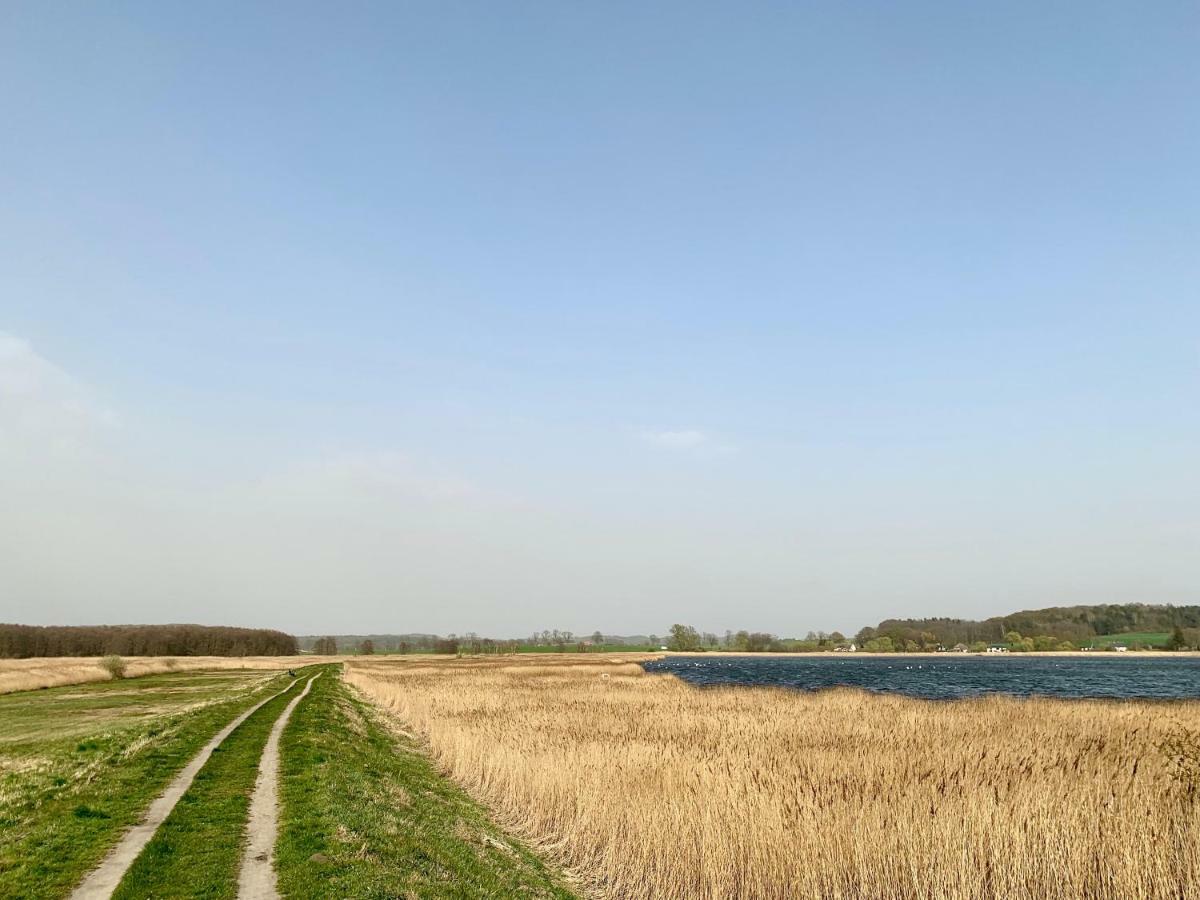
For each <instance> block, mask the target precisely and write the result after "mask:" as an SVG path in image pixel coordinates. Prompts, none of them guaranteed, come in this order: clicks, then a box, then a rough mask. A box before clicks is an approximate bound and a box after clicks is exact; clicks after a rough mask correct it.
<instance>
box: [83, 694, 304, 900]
mask: <svg viewBox="0 0 1200 900" xmlns="http://www.w3.org/2000/svg"><path fill="white" fill-rule="evenodd" d="M295 683H296V682H294V681H293V682H292V683H291V684H289V685H288V686H287V687H285V688H284V689H283V690H282V691H279V693H276V694H272V695H271V696H270V697H267V698H266V699H265V700H262V701H260V702H259V703H256V704H255V705H254V706H252V707H250V708H249V709H248V710H246V711H245V712H244V713H242V714H241V715H240V716H238V717H237V718H236V719H234V720H233V721H232V722H230V723H229V724H228V725H226V726H225V727H224V728H222V729H221V730H220V731H218V732H217V734H216V736H215V737H214V738H213V739H212V740H211V741H209V742H208V743H207V744H205V745H204V747H203V748H201V750H200V752H199V753H197V754H196V755H195V756H193V757H192V760H191V762H189V763H188V764H187V765H186V766H184V767H183V770H182V771H181V772H180V773H179V774H178V775H176V776H175V780H174V781H172V782H171V783H170V784H169V785H168V786H167V789H166V790H165V791H164V792H163V793H162V794H161V795H160V796H159V797H158V798H157V799H156V800H155V801H154V802H153V803H151V804H150V808H149V809H148V810H146V815H145V817H143V819H142V821H140V822H139V823H138V824H136V825H134V826H133V827H132V828H130V829H129V830H128V831H127V832H125V836H124V837H122V838H121V842H120V843H119V844H117V846H115V847H113V848H112V850H110V851H109V853H108V856H106V857H105V858H104V861H103V862H102V863H100V865H99V866H98V867H97V868H95V869H93V870H92V871H91V872H90V873H88V875H87V877H86V878H84V879H83V881H82V882H81V883H80V885H79V887H77V888H75V891H74V892H73V893H72V894H71V900H107V898H109V897H111V896H112V893H113V891H115V890H116V889H117V885H118V884H120V883H121V879H122V878H124V877H125V873H126V872H127V871H129V867H130V866H131V865H133V861H134V860H135V859H137V857H138V854H139V853H141V852H142V849H143V848H144V847H145V846H146V844H148V843H149V842H150V838H152V837H154V832H156V831H157V830H158V826H159V825H161V824H162V823H163V822H164V821H165V820H166V818H167V816H169V815H170V814H171V810H173V809H174V808H175V804H176V803H178V802H179V798H180V797H182V796H183V795H184V794H185V793H187V789H188V788H189V787H191V786H192V781H193V780H194V779H195V777H196V773H198V772H199V771H200V770H201V769H202V768H204V764H205V763H206V762H208V758H209V756H211V755H212V752H213V750H215V749H216V748H217V747H218V746H219V745H220V743H221V742H222V741H223V740H225V738H227V737H229V735H230V733H231V732H232V731H233V730H234V729H235V728H237V727H238V726H239V725H241V724H242V723H243V722H245V721H246V720H247V719H248V718H250V716H251V715H253V714H254V712H255V711H256V710H258V708H259V707H261V706H263V705H264V704H266V703H270V702H271V701H272V700H274V699H275V698H276V697H278V696H279V695H280V694H286V693H287V692H288V691H290V690H291V689H292V685H294V684H295ZM305 690H307V688H305ZM288 709H291V707H290V706H289V707H288Z"/></svg>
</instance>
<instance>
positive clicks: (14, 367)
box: [0, 331, 117, 456]
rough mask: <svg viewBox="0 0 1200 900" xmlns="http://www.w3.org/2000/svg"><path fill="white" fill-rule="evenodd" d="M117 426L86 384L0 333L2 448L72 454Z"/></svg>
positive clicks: (27, 345) (24, 343)
mask: <svg viewBox="0 0 1200 900" xmlns="http://www.w3.org/2000/svg"><path fill="white" fill-rule="evenodd" d="M116 424H117V416H116V414H115V413H114V412H113V411H112V410H111V409H109V408H108V407H107V406H105V405H104V404H103V403H101V402H100V401H99V400H98V399H97V398H96V397H95V396H94V394H93V392H92V391H91V390H89V389H88V388H87V386H85V385H83V384H81V383H80V382H79V381H77V380H76V379H74V378H73V377H71V376H70V375H68V374H67V373H66V372H64V371H63V370H62V369H60V368H59V367H58V366H56V365H55V364H54V363H52V362H50V361H49V360H47V359H46V358H45V357H43V356H42V355H41V354H39V353H38V352H37V351H36V350H35V349H34V348H33V346H32V345H31V344H30V343H29V342H28V341H26V340H24V339H23V338H19V337H17V336H15V335H12V334H9V333H7V332H3V331H0V449H3V448H4V447H6V446H7V448H8V449H9V450H10V451H12V450H16V449H24V450H25V451H28V452H31V453H49V454H52V455H70V456H73V455H77V454H79V453H83V452H85V450H86V448H87V447H88V445H89V443H90V441H91V440H92V439H93V438H95V437H96V436H97V435H98V434H102V433H103V432H105V431H106V430H108V429H111V428H113V427H114V426H115V425H116Z"/></svg>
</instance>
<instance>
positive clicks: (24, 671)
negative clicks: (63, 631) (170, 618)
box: [0, 656, 340, 694]
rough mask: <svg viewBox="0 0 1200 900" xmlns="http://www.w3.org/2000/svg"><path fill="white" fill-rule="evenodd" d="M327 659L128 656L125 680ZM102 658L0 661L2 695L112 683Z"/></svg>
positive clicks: (285, 666) (289, 665) (277, 666)
mask: <svg viewBox="0 0 1200 900" xmlns="http://www.w3.org/2000/svg"><path fill="white" fill-rule="evenodd" d="M339 658H340V657H324V656H244V657H243V656H236V657H230V656H177V657H165V656H127V657H125V663H126V668H125V677H126V678H137V677H138V676H140V675H158V674H161V673H163V672H193V671H196V670H198V669H288V668H295V667H297V666H307V665H312V664H313V663H317V662H330V661H333V660H336V659H339ZM100 663H101V658H100V657H98V656H61V657H42V658H39V659H0V694H10V693H12V692H13V691H32V690H37V689H39V688H46V687H57V686H59V685H63V684H84V683H86V682H89V681H109V680H110V679H111V678H112V675H110V674H109V672H108V670H107V669H105V668H104V667H103V666H102V665H101V664H100Z"/></svg>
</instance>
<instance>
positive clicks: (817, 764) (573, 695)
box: [345, 656, 1200, 900]
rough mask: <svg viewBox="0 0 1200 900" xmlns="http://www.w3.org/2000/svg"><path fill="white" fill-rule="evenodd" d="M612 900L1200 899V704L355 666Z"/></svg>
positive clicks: (560, 671) (627, 673) (635, 674)
mask: <svg viewBox="0 0 1200 900" xmlns="http://www.w3.org/2000/svg"><path fill="white" fill-rule="evenodd" d="M345 678H346V680H347V681H348V682H349V683H350V684H352V685H355V686H356V687H358V688H359V689H360V690H361V691H362V692H363V693H364V694H365V695H367V696H368V697H370V698H372V699H373V700H374V701H376V702H377V703H378V704H379V705H380V706H381V707H383V708H385V709H386V710H388V711H389V712H390V713H391V714H393V715H395V716H396V717H398V719H400V720H401V721H402V722H404V723H406V725H407V727H409V728H412V729H415V730H417V731H418V732H419V733H420V734H422V735H423V736H424V737H425V738H426V739H427V740H428V743H429V747H430V750H431V752H432V754H433V755H434V757H435V758H436V760H437V761H438V762H439V763H440V764H441V765H442V766H443V767H444V769H445V770H446V771H447V772H448V774H449V775H451V776H452V777H453V778H454V779H456V780H457V781H458V782H460V783H461V784H463V785H464V786H466V787H467V788H468V789H469V790H470V791H471V792H473V793H474V794H475V795H476V796H477V797H479V798H480V799H481V800H483V801H484V802H485V803H487V804H488V805H489V806H490V807H491V808H492V809H493V810H494V811H495V812H496V814H497V815H498V817H499V818H500V819H501V821H503V822H504V823H505V824H506V825H507V826H509V827H510V828H512V829H514V830H515V831H517V832H518V833H520V834H522V835H523V836H525V837H527V838H528V839H530V840H532V841H533V842H535V843H536V844H537V845H539V846H540V847H541V848H543V849H544V850H545V851H546V852H547V853H549V854H550V855H551V856H553V857H555V858H557V859H558V860H559V861H560V862H562V863H564V864H566V865H567V866H568V867H570V868H571V869H573V870H574V871H576V872H577V873H579V875H580V876H581V878H583V879H584V881H585V883H586V884H587V885H588V886H589V887H590V889H591V890H592V892H593V893H595V894H596V895H598V896H602V897H655V898H660V897H662V898H665V897H679V898H714V900H715V898H793V897H822V898H824V897H828V898H846V900H851V898H854V900H858V898H887V900H892V898H895V900H900V898H904V900H908V898H930V900H934V898H936V900H959V898H991V897H1004V898H1029V900H1034V898H1037V900H1044V898H1104V900H1130V898H1164V900H1165V898H1190V897H1200V809H1197V785H1196V784H1195V783H1194V779H1195V778H1196V777H1197V775H1196V773H1195V772H1194V771H1193V772H1191V773H1190V774H1189V773H1188V772H1187V771H1186V770H1185V769H1183V768H1181V767H1180V766H1179V764H1178V762H1176V761H1173V759H1172V757H1171V754H1170V753H1169V752H1167V751H1166V750H1164V749H1162V748H1163V745H1164V744H1169V743H1170V742H1171V741H1173V740H1175V739H1176V738H1178V737H1179V736H1180V735H1185V734H1189V733H1190V734H1191V735H1193V736H1194V735H1195V734H1197V733H1198V731H1200V704H1197V703H1194V702H1180V703H1148V702H1127V703H1116V702H1098V701H1055V700H1039V699H1034V700H1027V701H1020V700H1015V699H1010V698H1001V697H995V698H987V699H980V700H972V701H959V702H953V703H945V702H937V703H935V702H928V701H920V700H914V699H910V698H904V697H898V696H877V695H870V694H866V693H860V692H855V691H849V690H845V691H831V692H826V693H820V694H804V693H798V692H789V691H785V690H777V689H766V688H726V689H715V690H699V689H696V688H692V687H689V686H687V685H685V684H684V683H682V682H680V681H678V680H677V679H675V678H674V677H673V676H670V675H647V674H645V673H643V672H642V670H641V668H640V667H638V666H636V665H629V664H628V663H620V662H607V663H606V662H597V661H596V658H595V657H592V658H590V659H587V658H585V659H580V658H579V657H574V658H573V659H572V658H570V657H564V658H559V659H548V658H547V657H544V656H539V657H538V659H537V660H536V661H534V660H525V659H520V658H517V659H514V658H507V659H501V660H495V661H493V660H486V661H484V660H450V659H446V660H442V661H437V662H431V661H428V660H405V659H400V660H396V659H393V660H382V659H376V660H353V661H351V662H349V663H348V665H347V668H346V673H345Z"/></svg>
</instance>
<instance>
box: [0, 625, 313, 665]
mask: <svg viewBox="0 0 1200 900" xmlns="http://www.w3.org/2000/svg"><path fill="white" fill-rule="evenodd" d="M298 649H299V648H298V647H297V644H296V639H295V638H294V637H293V636H292V635H290V634H284V633H283V632H282V631H274V630H272V629H265V628H233V627H229V626H223V625H50V626H41V625H6V624H0V657H5V658H9V659H14V658H15V659H27V658H30V657H38V656H109V655H114V654H115V655H120V656H291V655H294V654H295V653H297V652H298Z"/></svg>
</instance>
